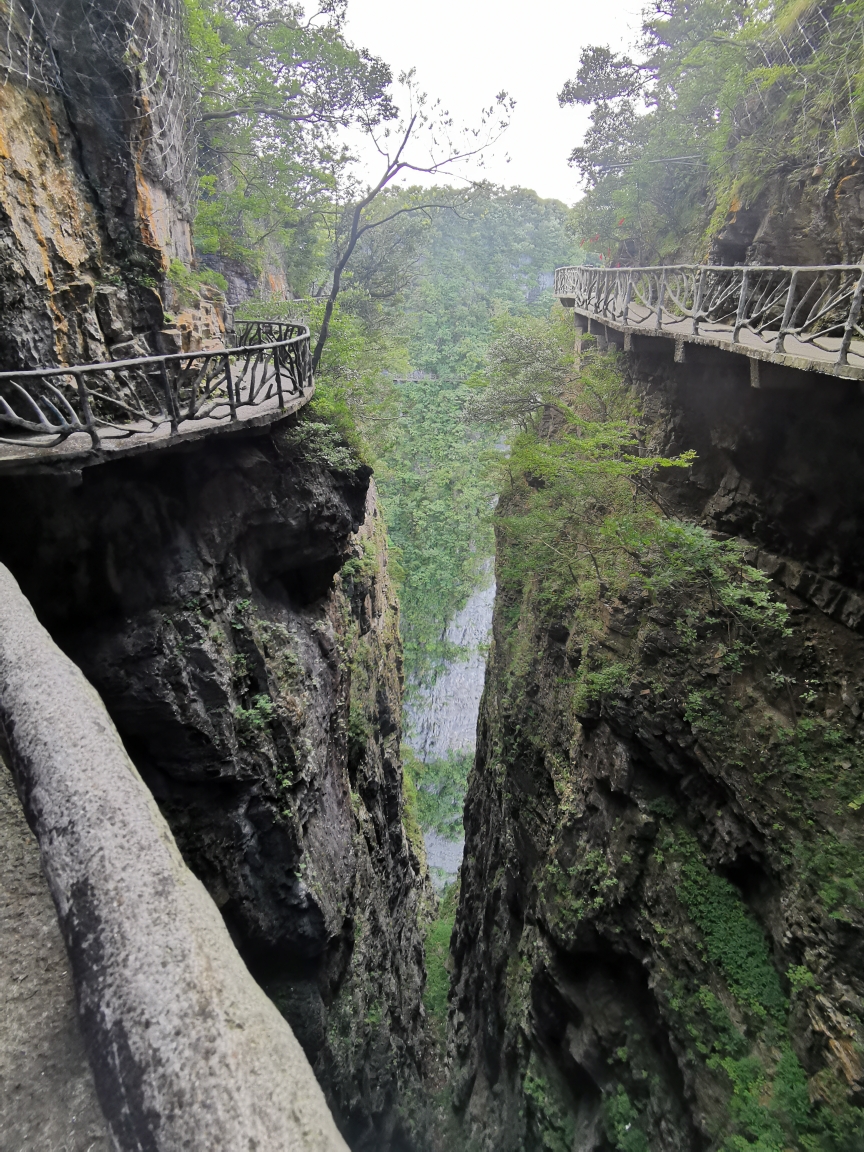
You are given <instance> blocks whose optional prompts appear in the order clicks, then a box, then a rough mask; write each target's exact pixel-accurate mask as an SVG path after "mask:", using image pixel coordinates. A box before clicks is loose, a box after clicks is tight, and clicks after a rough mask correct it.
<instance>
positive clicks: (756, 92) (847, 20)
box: [559, 0, 864, 264]
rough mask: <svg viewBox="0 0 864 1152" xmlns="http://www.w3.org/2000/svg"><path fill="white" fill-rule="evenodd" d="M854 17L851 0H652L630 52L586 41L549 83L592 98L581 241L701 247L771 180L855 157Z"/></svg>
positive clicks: (822, 176) (858, 58)
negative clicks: (569, 67)
mask: <svg viewBox="0 0 864 1152" xmlns="http://www.w3.org/2000/svg"><path fill="white" fill-rule="evenodd" d="M862 24H864V7H862V5H861V4H860V3H859V2H856V0H853V2H851V3H833V2H829V3H818V2H813V0H786V2H785V3H779V4H767V3H755V4H747V3H741V2H740V0H707V2H702V3H697V4H693V3H683V2H681V0H659V2H658V3H656V4H654V5H651V6H650V7H649V8H648V9H647V10H646V14H645V17H644V22H643V25H642V35H641V39H640V41H639V43H638V45H637V50H636V51H635V52H634V53H632V54H631V55H627V54H624V53H614V52H611V51H610V50H609V49H608V48H605V47H599V46H597V47H591V48H587V49H585V50H584V51H583V53H582V56H581V59H580V65H579V69H578V71H577V73H576V75H575V77H574V78H573V79H572V80H570V81H569V82H568V83H567V84H565V85H564V87H563V89H562V90H561V92H560V94H559V100H560V101H561V103H562V104H583V105H587V106H589V107H590V108H591V126H590V128H589V130H588V133H587V134H586V136H585V139H584V141H583V142H582V144H581V145H579V146H578V147H577V148H575V149H574V150H573V153H572V157H571V160H572V163H573V164H574V165H575V166H576V167H577V169H578V170H579V172H580V173H581V175H582V176H583V178H584V180H585V182H586V187H587V189H588V193H587V196H586V197H585V199H584V200H582V201H581V202H580V204H579V205H578V207H577V209H576V214H575V227H576V229H577V231H578V234H579V237H578V238H579V240H580V241H581V243H582V247H583V250H594V251H597V252H601V253H603V256H604V258H605V259H606V260H607V261H611V262H612V263H615V262H618V261H621V262H624V263H634V264H650V263H666V262H669V261H670V260H671V259H673V258H675V257H679V256H683V257H684V258H693V257H694V256H695V257H696V258H697V259H698V260H702V259H704V258H705V256H706V255H707V253H708V249H709V246H710V242H711V240H712V237H713V236H714V235H716V232H717V230H718V229H719V228H720V227H721V226H722V225H723V223H724V222H725V220H726V218H727V214H729V213H732V214H734V213H736V212H737V211H738V210H740V209H741V207H742V205H743V206H747V205H750V204H752V203H753V202H754V201H756V200H757V199H758V197H759V196H760V194H761V193H763V192H764V191H765V190H766V189H767V188H768V187H769V185H771V184H773V183H775V182H780V183H785V184H789V185H791V186H792V187H794V186H795V185H796V184H797V185H799V186H805V185H807V184H809V183H811V182H813V181H815V182H817V183H818V184H819V186H820V188H821V189H822V190H824V191H825V192H827V191H829V190H833V189H834V188H836V186H837V184H838V182H839V180H840V179H842V178H843V177H844V176H846V175H849V174H850V173H851V172H854V170H855V168H856V167H857V165H858V162H859V160H860V156H861V145H862V130H861V114H862V107H864V81H862V76H864V72H862V62H864V48H862V37H861V30H862ZM850 259H853V260H854V259H857V253H855V254H851V253H850Z"/></svg>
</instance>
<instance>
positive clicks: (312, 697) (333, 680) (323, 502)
mask: <svg viewBox="0 0 864 1152" xmlns="http://www.w3.org/2000/svg"><path fill="white" fill-rule="evenodd" d="M310 428H311V431H310ZM0 488H2V493H3V502H4V507H5V508H7V509H8V510H9V514H8V516H4V523H3V526H2V527H0V555H2V557H3V560H4V562H6V563H7V564H8V566H9V567H10V568H11V570H12V571H13V573H14V574H15V575H16V577H17V578H18V579H19V581H20V582H21V584H22V588H23V589H24V590H25V592H26V594H27V595H28V597H29V599H30V600H31V602H32V603H33V605H34V606H35V608H36V610H37V613H38V614H39V615H40V617H41V619H42V621H43V622H44V623H45V624H46V626H47V627H48V628H49V630H50V631H51V633H52V635H53V636H54V637H55V638H56V639H57V640H58V642H59V643H60V644H61V645H62V646H63V647H64V648H65V650H66V651H67V652H68V653H69V655H71V656H72V658H73V659H74V660H75V661H76V663H78V664H79V665H80V667H81V668H82V669H83V670H84V671H85V674H86V675H87V676H88V678H89V679H90V681H91V683H93V684H94V685H95V686H96V687H97V688H98V690H99V691H100V693H101V694H102V696H103V698H104V699H105V701H106V704H107V705H108V708H109V711H110V712H111V715H112V718H113V719H114V721H115V723H116V724H117V726H118V728H119V730H120V733H121V735H122V737H123V740H124V744H125V746H126V748H127V749H128V750H129V752H130V754H131V756H132V758H133V760H134V761H135V764H136V766H137V767H138V769H139V770H140V772H141V773H142V775H143V776H144V778H145V780H146V781H147V782H148V783H149V784H150V786H151V788H152V790H153V792H154V794H155V796H156V798H157V800H158V802H159V804H160V806H161V808H162V811H163V812H164V814H165V815H166V817H167V818H168V821H169V823H170V825H171V827H172V830H173V831H174V834H175V836H176V838H177V841H178V843H179V845H180V847H181V850H182V852H183V854H184V856H185V859H186V860H187V862H188V863H189V864H190V866H191V867H192V869H193V870H194V871H195V872H196V873H197V875H198V876H199V877H200V878H201V879H202V880H203V881H204V883H205V885H206V886H207V888H208V890H209V891H210V892H211V894H212V895H213V897H214V898H215V900H216V902H217V904H218V905H219V907H220V908H221V910H222V913H223V916H224V918H225V921H226V923H227V924H228V926H229V929H230V931H231V934H232V936H233V938H234V940H235V942H236V944H237V946H238V948H239V950H240V952H241V954H242V955H243V957H244V959H245V960H246V962H247V964H248V965H249V967H250V969H251V971H252V972H253V974H254V975H255V976H256V978H257V979H258V980H259V982H260V983H261V985H262V986H263V987H264V988H265V990H266V991H267V992H268V994H269V995H270V996H271V998H272V999H273V1000H274V1001H275V1002H276V1004H277V1005H278V1006H279V1007H280V1008H281V1010H282V1011H283V1012H284V1013H285V1015H286V1016H287V1018H288V1019H289V1021H290V1023H291V1025H292V1027H293V1028H294V1030H295V1033H296V1035H297V1037H298V1039H300V1041H301V1043H302V1044H303V1046H304V1048H305V1050H306V1052H307V1054H308V1056H309V1058H310V1060H311V1061H312V1063H313V1066H314V1068H315V1071H316V1074H317V1075H318V1076H319V1079H320V1081H321V1082H322V1084H323V1085H324V1087H325V1090H326V1091H327V1094H328V1098H329V1100H330V1102H331V1104H332V1106H333V1109H334V1112H335V1114H336V1116H337V1118H338V1119H339V1121H340V1123H341V1125H342V1127H343V1130H344V1132H345V1134H346V1136H347V1138H348V1140H349V1143H351V1145H352V1147H354V1148H357V1149H364V1148H375V1149H386V1148H388V1147H393V1148H394V1149H395V1148H397V1147H402V1146H403V1143H402V1142H403V1141H404V1140H406V1139H407V1135H406V1134H407V1132H408V1130H409V1129H410V1128H411V1125H412V1121H411V1109H412V1101H414V1100H416V1090H417V1086H418V1083H419V1077H420V1070H421V1066H422V1051H421V1039H420V1036H421V1026H422V1012H423V1009H422V1004H421V993H422V987H423V981H424V968H423V952H422V941H421V936H420V930H419V928H418V914H419V912H420V911H421V910H422V908H423V906H424V905H425V903H426V902H427V901H428V899H429V889H428V882H427V880H426V877H425V871H424V870H423V869H422V867H421V864H420V862H419V861H418V859H417V857H416V855H415V854H414V851H413V849H412V847H411V845H410V844H409V842H408V839H407V837H406V834H405V831H404V827H403V823H402V810H403V794H402V775H401V763H400V759H399V742H400V737H401V702H400V692H401V654H400V647H399V640H398V616H397V608H396V603H395V598H394V594H393V590H392V586H391V585H390V582H389V578H388V574H387V559H386V545H385V540H384V534H383V529H382V526H381V521H380V519H379V514H378V512H377V509H376V507H375V503H374V494H373V493H372V491H371V489H370V479H369V470H368V469H366V468H364V467H362V466H359V465H358V464H357V463H356V461H354V460H352V458H351V457H350V455H349V453H348V452H347V450H346V449H345V448H344V447H342V446H341V445H340V444H339V443H338V441H337V440H335V439H334V438H333V437H332V435H331V434H330V433H328V431H327V430H326V429H324V428H323V427H322V426H317V431H316V428H315V427H313V426H310V425H308V424H301V425H299V426H297V425H292V424H291V421H289V422H288V424H287V425H286V424H285V423H284V422H283V423H282V424H280V425H279V426H278V427H277V428H276V429H274V430H271V431H268V432H265V433H263V434H256V435H245V434H239V435H235V436H232V437H217V438H215V439H214V440H212V441H205V442H204V443H203V444H202V445H200V446H198V447H197V448H196V449H195V450H194V451H192V452H188V451H183V450H180V451H174V450H166V451H164V452H161V453H159V454H157V456H154V457H142V458H140V459H137V460H129V461H126V462H118V463H112V464H108V465H100V466H98V467H95V468H91V469H86V470H85V471H84V473H83V477H82V479H81V482H80V483H79V484H78V485H77V486H75V483H74V482H73V483H72V484H69V483H67V482H64V481H63V480H62V479H52V478H41V477H38V478H37V477H28V478H25V479H20V480H11V479H7V480H3V481H0ZM397 1103H398V1105H399V1107H398V1109H397Z"/></svg>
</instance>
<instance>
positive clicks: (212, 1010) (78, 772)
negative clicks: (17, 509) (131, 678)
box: [0, 565, 347, 1152]
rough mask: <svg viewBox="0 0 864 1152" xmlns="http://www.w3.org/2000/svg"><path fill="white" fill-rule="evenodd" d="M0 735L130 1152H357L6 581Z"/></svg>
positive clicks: (90, 695)
mask: <svg viewBox="0 0 864 1152" xmlns="http://www.w3.org/2000/svg"><path fill="white" fill-rule="evenodd" d="M0 722H2V725H3V727H4V729H5V732H6V736H7V739H8V743H9V747H10V751H11V754H12V761H13V769H14V772H15V777H16V781H17V784H18V790H19V794H20V795H21V796H22V800H23V802H24V808H25V812H26V814H27V819H28V821H29V823H30V826H31V827H32V829H33V831H34V833H35V834H36V837H37V839H38V841H39V846H40V851H41V855H42V862H43V867H44V869H45V873H46V876H47V879H48V884H49V887H50V889H51V894H52V896H53V898H54V902H55V905H56V907H57V913H58V918H59V921H60V927H61V931H62V933H63V936H64V939H65V941H66V946H67V949H68V951H69V956H70V960H71V963H72V970H73V978H74V982H75V989H76V994H77V998H78V1005H79V1013H80V1017H81V1024H82V1030H83V1033H84V1037H85V1042H86V1044H87V1048H88V1052H89V1055H90V1060H91V1063H92V1065H93V1071H94V1075H95V1079H96V1087H97V1092H98V1095H99V1100H100V1103H101V1105H102V1108H103V1111H104V1113H105V1118H106V1120H107V1122H108V1124H109V1127H110V1129H111V1132H112V1135H113V1137H114V1140H115V1142H116V1145H117V1147H118V1148H119V1149H121V1150H123V1152H127V1150H128V1152H133V1150H134V1152H181V1149H182V1150H183V1152H199V1150H200V1152H239V1150H241V1149H251V1148H255V1149H257V1150H258V1152H289V1150H290V1152H307V1150H308V1152H347V1146H346V1145H345V1143H344V1141H343V1140H342V1138H341V1136H340V1135H339V1133H338V1131H337V1129H336V1125H335V1123H334V1121H333V1118H332V1116H331V1115H330V1112H329V1110H328V1108H327V1104H326V1102H325V1100H324V1096H323V1093H322V1092H321V1089H320V1088H319V1086H318V1084H317V1082H316V1080H315V1077H314V1075H313V1073H312V1069H311V1068H310V1066H309V1063H308V1061H307V1060H306V1057H305V1055H304V1054H303V1051H302V1049H301V1048H300V1045H299V1044H298V1042H297V1040H296V1039H295V1037H294V1035H293V1033H292V1032H291V1029H290V1027H289V1026H288V1024H287V1022H286V1021H285V1020H284V1019H283V1017H282V1016H281V1015H280V1014H279V1012H278V1011H277V1009H276V1008H275V1006H274V1005H273V1004H272V1003H271V1002H270V1000H268V998H267V997H266V996H265V995H264V993H263V992H262V991H261V989H260V988H259V987H258V985H257V984H256V983H255V982H254V980H253V979H252V977H251V976H250V975H249V972H248V971H247V969H246V967H245V965H244V964H243V962H242V960H241V959H240V956H239V955H238V953H237V951H236V950H235V948H234V945H233V944H232V942H231V939H230V937H229V935H228V932H227V930H226V928H225V925H224V923H223V921H222V917H221V916H220V914H219V911H218V909H217V908H216V905H215V904H214V903H213V901H212V900H211V898H210V896H209V895H208V894H207V892H206V891H205V889H204V887H203V885H202V884H201V883H200V882H199V881H198V880H197V878H196V877H195V876H193V874H192V873H191V872H190V871H189V869H188V868H187V867H186V865H185V864H184V862H183V859H182V857H181V856H180V853H179V851H178V849H177V846H176V844H175V842H174V838H173V836H172V834H171V832H170V830H169V828H168V826H167V824H166V823H165V821H164V820H163V818H162V816H161V814H160V812H159V810H158V808H157V806H156V803H155V801H154V800H153V798H152V796H151V794H150V792H149V790H148V789H147V787H146V786H145V784H144V782H143V781H142V780H141V777H140V776H139V775H138V772H137V771H136V769H135V767H134V765H133V764H132V762H131V760H130V759H129V757H128V755H127V753H126V751H125V749H124V747H123V745H122V743H121V740H120V737H119V735H118V733H117V731H116V729H115V728H114V725H113V724H112V722H111V719H110V717H109V716H108V713H107V712H106V710H105V707H104V705H103V703H102V701H101V699H100V698H99V696H98V694H97V693H96V691H95V690H94V689H93V688H92V687H91V685H90V684H89V683H88V682H87V680H86V679H85V678H84V676H83V674H82V673H81V672H80V670H79V669H78V668H77V667H76V666H75V665H74V664H73V663H72V662H71V661H70V660H69V659H68V658H67V657H66V656H65V655H64V654H63V653H62V652H61V651H60V650H59V649H58V648H57V646H56V645H55V644H54V642H53V640H52V639H51V637H50V636H49V635H48V633H47V632H46V631H45V629H44V628H43V627H42V625H41V624H40V623H39V622H38V620H37V619H36V616H35V614H34V613H33V610H32V608H31V607H30V604H29V602H28V601H27V600H26V598H25V597H24V595H23V593H22V592H21V590H20V588H19V587H18V585H17V583H16V582H15V580H14V578H13V577H12V575H11V574H10V573H9V571H8V570H7V569H6V568H5V567H3V566H2V565H0Z"/></svg>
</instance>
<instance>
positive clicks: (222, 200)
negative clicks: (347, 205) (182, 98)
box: [186, 0, 396, 280]
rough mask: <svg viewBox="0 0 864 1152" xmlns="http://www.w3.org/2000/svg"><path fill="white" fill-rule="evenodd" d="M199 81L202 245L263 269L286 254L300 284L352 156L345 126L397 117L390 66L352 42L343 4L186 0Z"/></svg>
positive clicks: (332, 0) (329, 0) (338, 0)
mask: <svg viewBox="0 0 864 1152" xmlns="http://www.w3.org/2000/svg"><path fill="white" fill-rule="evenodd" d="M186 6H187V17H188V23H189V32H190V39H191V43H192V49H193V51H192V68H193V74H194V76H195V80H196V83H197V89H198V105H199V116H198V148H199V168H200V192H201V200H200V205H199V212H198V218H197V220H196V242H197V245H198V247H199V250H201V251H203V252H204V253H205V254H213V253H218V254H220V255H223V256H228V257H233V258H235V259H239V260H241V261H243V262H244V263H247V264H249V265H251V266H252V267H255V266H256V264H257V263H258V262H259V261H260V259H261V254H262V251H263V250H264V249H269V250H271V251H276V250H281V251H282V253H284V254H286V255H287V257H288V259H287V262H288V264H289V267H291V266H292V262H296V266H294V267H291V270H292V271H294V272H295V275H296V276H297V278H299V279H300V280H303V279H306V278H308V277H309V276H310V275H311V274H312V271H313V268H314V267H315V265H316V262H317V260H319V259H320V256H321V252H320V250H319V237H318V235H317V230H318V229H319V228H320V224H321V221H322V212H323V211H324V209H325V208H326V206H327V203H328V201H329V198H330V197H331V196H332V195H333V194H334V191H335V188H336V184H337V182H338V180H339V178H340V174H341V172H342V171H343V170H344V169H345V168H346V167H347V165H348V164H349V163H350V154H349V152H348V150H347V149H346V148H345V147H344V145H343V144H342V143H341V142H340V139H339V133H340V132H341V131H342V130H343V129H344V128H346V127H348V126H350V125H352V124H355V123H357V122H358V121H360V120H362V123H363V124H364V125H376V126H377V125H379V124H381V123H382V122H383V121H385V120H387V119H392V118H393V117H394V116H395V115H396V109H395V108H394V106H393V103H392V100H391V98H390V94H389V87H390V84H391V80H392V75H391V72H390V69H389V68H388V67H387V65H386V64H384V62H383V61H381V60H380V59H378V58H377V57H375V56H372V55H371V54H370V53H369V52H367V51H366V50H365V49H358V48H355V47H353V46H352V45H351V44H349V43H348V41H347V40H346V38H345V34H344V24H345V2H344V0H325V2H324V3H322V4H321V5H320V7H319V8H318V9H317V10H316V11H315V12H313V14H312V15H311V16H309V17H308V18H307V17H306V16H305V14H304V11H303V9H302V8H301V7H300V6H299V5H296V4H287V5H280V4H278V3H272V2H270V0H186Z"/></svg>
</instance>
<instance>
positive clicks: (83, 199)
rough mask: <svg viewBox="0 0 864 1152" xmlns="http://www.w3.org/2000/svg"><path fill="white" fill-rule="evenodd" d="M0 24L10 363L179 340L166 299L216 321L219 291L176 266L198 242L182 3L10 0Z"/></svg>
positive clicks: (143, 351) (216, 326)
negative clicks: (177, 274)
mask: <svg viewBox="0 0 864 1152" xmlns="http://www.w3.org/2000/svg"><path fill="white" fill-rule="evenodd" d="M0 25H2V27H3V33H4V35H3V37H2V48H0V124H2V128H0V252H2V259H0V308H2V311H3V323H2V326H0V367H2V369H4V370H8V369H12V368H34V367H38V366H39V365H43V364H55V363H79V364H80V363H91V362H93V361H98V360H106V359H111V358H115V359H116V358H124V357H128V356H134V355H148V354H149V353H151V352H154V351H168V352H173V351H179V346H180V344H181V343H182V329H183V327H184V325H183V324H182V323H181V324H180V325H179V327H178V325H177V324H176V323H175V319H176V318H175V317H174V316H173V315H169V316H168V317H166V316H165V315H164V314H163V305H164V307H165V308H167V309H168V310H169V313H174V312H176V311H186V312H187V313H189V315H188V316H187V324H186V325H185V326H186V327H187V328H188V327H189V326H190V325H191V326H192V327H196V326H198V327H200V328H201V329H202V335H203V338H204V339H207V338H208V335H210V334H212V333H214V332H215V333H216V334H218V333H219V331H220V330H221V329H222V328H223V327H224V317H223V316H222V313H221V309H220V307H219V303H220V301H219V294H218V293H213V292H212V291H211V290H209V289H206V288H205V289H204V290H203V297H204V298H203V299H201V300H199V299H198V298H197V293H196V299H195V300H191V301H190V300H188V299H181V298H180V296H179V295H178V293H177V291H176V289H175V286H174V285H173V284H172V282H171V280H170V279H169V278H168V276H167V273H168V272H169V269H170V265H171V261H172V260H176V261H180V262H181V263H185V264H188V263H189V261H190V258H191V255H192V246H191V232H190V221H191V212H192V206H191V195H190V193H191V188H190V185H191V180H192V169H191V166H192V164H193V162H194V146H193V143H192V140H191V137H190V131H191V124H190V113H191V105H190V101H189V97H188V90H187V88H188V86H187V84H186V81H185V79H184V68H183V57H184V40H183V22H182V18H181V12H180V6H179V5H178V4H177V3H175V0H151V2H148V3H144V4H137V3H131V2H128V3H127V2H125V0H121V2H120V3H115V2H113V0H112V2H110V3H109V2H107V0H98V2H96V3H86V2H84V0H61V2H60V3H54V2H52V3H48V2H45V3H40V2H37V3H36V4H34V5H32V6H29V5H26V4H24V3H22V2H21V0H8V3H5V4H3V5H2V6H0ZM187 295H188V294H187ZM190 304H192V307H191V308H190V307H189V305H190ZM199 313H200V315H199ZM186 343H187V344H188V343H189V340H188V338H187V340H186Z"/></svg>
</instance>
